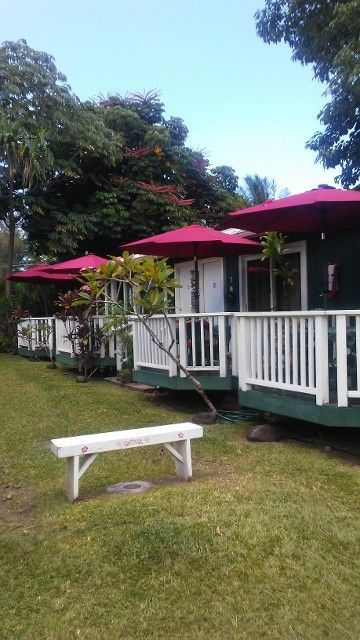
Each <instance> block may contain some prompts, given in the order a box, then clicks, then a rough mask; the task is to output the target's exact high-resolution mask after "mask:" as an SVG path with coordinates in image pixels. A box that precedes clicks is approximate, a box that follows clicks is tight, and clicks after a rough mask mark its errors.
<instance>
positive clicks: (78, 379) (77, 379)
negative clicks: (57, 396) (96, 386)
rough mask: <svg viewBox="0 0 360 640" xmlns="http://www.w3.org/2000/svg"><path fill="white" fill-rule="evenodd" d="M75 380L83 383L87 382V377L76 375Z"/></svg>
mask: <svg viewBox="0 0 360 640" xmlns="http://www.w3.org/2000/svg"><path fill="white" fill-rule="evenodd" d="M75 381H76V382H79V383H83V382H86V378H85V376H76V378H75Z"/></svg>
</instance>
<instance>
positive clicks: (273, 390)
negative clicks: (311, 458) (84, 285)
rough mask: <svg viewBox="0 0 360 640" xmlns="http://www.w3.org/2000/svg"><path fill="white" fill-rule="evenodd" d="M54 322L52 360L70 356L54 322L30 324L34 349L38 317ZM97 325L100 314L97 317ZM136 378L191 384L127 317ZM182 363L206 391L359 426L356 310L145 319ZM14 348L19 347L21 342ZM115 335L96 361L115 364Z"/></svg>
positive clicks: (359, 321)
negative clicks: (231, 392) (229, 393)
mask: <svg viewBox="0 0 360 640" xmlns="http://www.w3.org/2000/svg"><path fill="white" fill-rule="evenodd" d="M39 320H42V321H43V320H46V322H47V323H53V324H52V326H53V337H52V345H53V349H54V357H55V360H59V361H63V362H64V361H65V362H67V363H69V361H70V362H71V360H72V359H73V358H74V354H73V353H72V348H71V343H70V342H69V340H68V339H67V337H66V328H65V327H64V325H63V323H62V322H61V321H59V320H57V319H53V318H47V319H27V320H24V322H27V323H29V322H33V323H34V339H33V343H32V351H33V352H36V350H37V349H39V348H40V347H41V338H42V336H41V332H40V333H39V331H38V330H37V328H36V322H38V321H39ZM94 321H95V322H96V323H97V325H98V326H99V327H101V326H102V325H103V323H104V317H102V316H99V317H96V318H95V320H94ZM129 322H130V323H131V325H132V334H133V351H134V374H133V377H134V380H135V381H137V382H144V383H150V384H152V385H157V386H159V387H164V388H168V389H178V390H185V389H188V388H191V384H190V383H189V381H188V380H187V379H186V377H185V376H184V374H183V372H182V371H181V370H180V369H178V367H177V366H176V364H175V363H174V362H173V361H172V360H171V358H169V356H168V355H167V354H166V353H165V352H164V351H162V350H161V349H159V348H158V347H157V346H156V344H155V343H154V342H153V341H152V340H151V338H150V336H149V333H148V332H147V331H146V329H145V328H144V327H143V325H142V324H141V323H139V322H138V321H136V320H135V319H134V318H130V319H129ZM148 322H149V324H150V325H151V328H152V330H153V331H154V333H155V334H156V335H157V336H158V337H159V339H160V340H161V342H162V343H163V344H164V345H167V346H170V345H172V353H173V355H174V356H175V357H176V358H178V360H179V362H180V363H181V364H182V365H183V366H185V367H186V368H187V369H188V370H189V371H191V372H192V373H193V374H194V375H195V376H197V377H198V378H199V379H201V381H202V383H203V385H204V387H205V388H206V389H209V390H210V389H211V390H219V391H220V390H221V391H226V390H237V391H238V397H239V403H240V404H242V405H245V406H249V407H253V408H259V409H262V410H267V411H272V412H274V413H279V414H283V415H288V416H292V417H300V418H303V419H306V420H313V421H314V422H319V423H321V424H329V425H332V426H342V425H344V426H350V424H349V422H350V423H351V426H360V310H355V311H353V310H352V311H347V310H344V311H293V312H276V313H274V312H267V313H207V314H205V313H203V314H187V315H186V314H173V315H170V316H169V318H168V321H167V320H166V319H165V318H164V317H163V316H154V317H152V318H151V319H150V320H148ZM19 348H20V349H24V345H23V344H21V341H20V340H19ZM120 353H121V345H120V343H119V340H118V341H116V336H115V335H110V336H109V337H108V338H107V340H106V341H104V342H103V343H102V344H101V348H100V351H99V363H98V366H104V367H105V366H115V365H116V362H117V363H118V366H117V368H118V369H119V368H120V366H121V363H120V366H119V362H120V359H121V358H120V357H119V355H120Z"/></svg>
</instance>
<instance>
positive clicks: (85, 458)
mask: <svg viewBox="0 0 360 640" xmlns="http://www.w3.org/2000/svg"><path fill="white" fill-rule="evenodd" d="M202 435H203V429H202V427H200V426H199V425H197V424H193V423H191V422H183V423H180V424H165V425H162V426H159V427H142V428H139V429H128V430H126V431H109V432H107V433H92V434H89V435H83V436H73V437H69V438H55V439H54V440H51V441H50V451H52V453H54V455H55V456H56V457H57V458H66V462H67V465H66V495H67V497H68V499H69V500H71V501H73V500H76V498H77V497H78V495H79V480H80V478H81V476H82V475H83V474H84V473H85V471H86V470H87V469H88V468H89V466H90V465H91V463H92V462H93V461H94V460H95V458H96V457H97V456H98V455H99V454H100V453H105V452H106V451H118V450H124V449H132V448H134V447H145V446H149V445H154V444H162V445H164V447H165V448H166V449H167V450H168V451H169V453H170V454H171V455H172V456H173V458H174V460H175V467H176V474H177V475H178V476H179V477H180V478H185V479H188V478H191V476H192V464H191V445H190V440H191V439H192V438H201V437H202Z"/></svg>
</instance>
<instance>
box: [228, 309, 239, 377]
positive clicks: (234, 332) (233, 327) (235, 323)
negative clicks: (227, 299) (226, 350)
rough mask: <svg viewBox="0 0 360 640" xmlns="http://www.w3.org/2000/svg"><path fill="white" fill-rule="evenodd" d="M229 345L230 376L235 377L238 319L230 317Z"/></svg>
mask: <svg viewBox="0 0 360 640" xmlns="http://www.w3.org/2000/svg"><path fill="white" fill-rule="evenodd" d="M230 331H231V335H230V344H231V374H232V375H233V376H236V375H237V370H238V369H237V368H238V344H237V341H238V318H235V316H232V318H231V322H230Z"/></svg>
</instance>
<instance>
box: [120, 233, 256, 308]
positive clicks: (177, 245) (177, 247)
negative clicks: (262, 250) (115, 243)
mask: <svg viewBox="0 0 360 640" xmlns="http://www.w3.org/2000/svg"><path fill="white" fill-rule="evenodd" d="M259 247H260V245H259V243H258V242H254V241H253V240H248V238H243V237H239V236H236V235H229V234H226V233H224V232H223V231H216V230H215V229H210V228H209V227H202V226H201V225H199V224H192V225H190V226H187V227H182V228H180V229H175V230H174V231H166V232H165V233H160V234H159V235H156V236H151V237H150V238H144V239H143V240H138V241H136V242H129V243H128V244H124V245H122V246H121V248H122V249H124V250H127V251H131V252H133V253H143V254H145V255H152V256H163V257H166V258H193V259H194V270H195V305H194V306H195V312H196V313H198V312H199V269H198V264H197V260H198V258H209V257H213V256H214V257H215V256H234V255H235V256H237V255H241V254H243V253H246V252H249V251H254V250H255V249H257V250H258V249H259Z"/></svg>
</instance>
